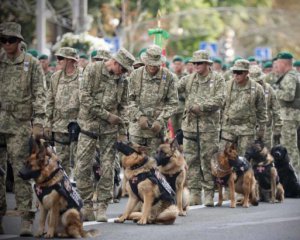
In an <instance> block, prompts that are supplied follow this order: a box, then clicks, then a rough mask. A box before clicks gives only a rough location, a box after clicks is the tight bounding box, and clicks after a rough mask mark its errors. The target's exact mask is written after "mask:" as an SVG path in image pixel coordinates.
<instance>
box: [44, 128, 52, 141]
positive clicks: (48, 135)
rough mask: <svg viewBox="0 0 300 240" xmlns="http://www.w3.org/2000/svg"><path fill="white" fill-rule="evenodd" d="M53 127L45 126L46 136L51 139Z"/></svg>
mask: <svg viewBox="0 0 300 240" xmlns="http://www.w3.org/2000/svg"><path fill="white" fill-rule="evenodd" d="M51 135H52V129H51V128H50V127H44V136H45V138H47V139H51V137H52V136H51Z"/></svg>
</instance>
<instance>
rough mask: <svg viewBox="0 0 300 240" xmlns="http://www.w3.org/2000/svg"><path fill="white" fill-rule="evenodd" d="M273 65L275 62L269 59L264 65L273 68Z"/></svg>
mask: <svg viewBox="0 0 300 240" xmlns="http://www.w3.org/2000/svg"><path fill="white" fill-rule="evenodd" d="M272 66H273V63H272V62H271V61H267V62H265V63H264V65H263V69H265V68H271V67H272Z"/></svg>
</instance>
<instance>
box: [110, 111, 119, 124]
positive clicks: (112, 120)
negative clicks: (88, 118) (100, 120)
mask: <svg viewBox="0 0 300 240" xmlns="http://www.w3.org/2000/svg"><path fill="white" fill-rule="evenodd" d="M107 121H108V122H109V123H110V124H111V125H118V124H120V123H121V122H122V119H121V118H120V117H118V116H117V115H115V114H112V113H110V114H109V115H108V118H107Z"/></svg>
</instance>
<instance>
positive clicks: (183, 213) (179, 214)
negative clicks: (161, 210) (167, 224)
mask: <svg viewBox="0 0 300 240" xmlns="http://www.w3.org/2000/svg"><path fill="white" fill-rule="evenodd" d="M178 216H183V217H185V216H186V211H180V212H179V213H178Z"/></svg>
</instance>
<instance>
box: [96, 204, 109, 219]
mask: <svg viewBox="0 0 300 240" xmlns="http://www.w3.org/2000/svg"><path fill="white" fill-rule="evenodd" d="M106 210H107V204H106V203H103V202H102V203H99V205H98V209H97V214H96V221H97V222H107V216H106Z"/></svg>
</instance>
